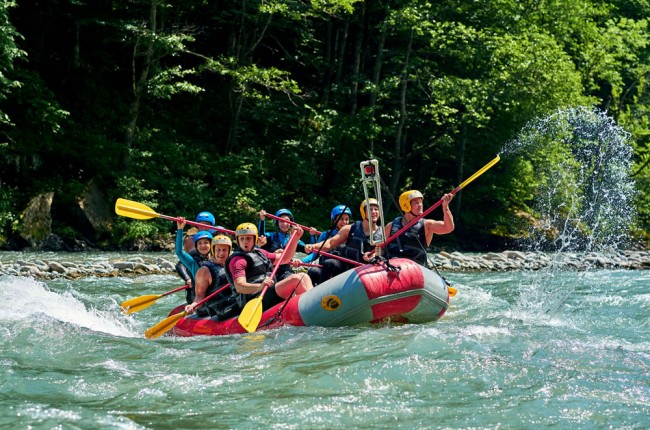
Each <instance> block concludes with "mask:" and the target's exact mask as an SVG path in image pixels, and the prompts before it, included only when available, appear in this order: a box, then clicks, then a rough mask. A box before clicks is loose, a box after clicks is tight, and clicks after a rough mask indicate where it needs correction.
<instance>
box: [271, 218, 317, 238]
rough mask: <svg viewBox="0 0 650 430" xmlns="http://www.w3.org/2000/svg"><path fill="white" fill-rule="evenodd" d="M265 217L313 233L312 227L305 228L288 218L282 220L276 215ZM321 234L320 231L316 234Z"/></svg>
mask: <svg viewBox="0 0 650 430" xmlns="http://www.w3.org/2000/svg"><path fill="white" fill-rule="evenodd" d="M264 216H265V217H269V218H271V219H274V220H276V221H283V222H286V223H287V224H289V225H295V226H296V227H300V228H301V229H303V230H304V231H311V228H310V227H306V226H304V225H300V224H298V223H297V222H293V221H291V220H288V219H286V218H280V217H279V216H275V215H271V214H266V215H264ZM320 233H321V232H320V231H318V230H317V231H316V234H320Z"/></svg>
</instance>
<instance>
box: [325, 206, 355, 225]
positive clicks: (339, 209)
mask: <svg viewBox="0 0 650 430" xmlns="http://www.w3.org/2000/svg"><path fill="white" fill-rule="evenodd" d="M341 214H348V215H349V216H350V218H352V211H351V210H350V208H349V207H348V206H347V205H338V206H334V209H332V213H331V214H330V218H331V219H332V222H334V220H335V219H336V217H338V216H339V215H341Z"/></svg>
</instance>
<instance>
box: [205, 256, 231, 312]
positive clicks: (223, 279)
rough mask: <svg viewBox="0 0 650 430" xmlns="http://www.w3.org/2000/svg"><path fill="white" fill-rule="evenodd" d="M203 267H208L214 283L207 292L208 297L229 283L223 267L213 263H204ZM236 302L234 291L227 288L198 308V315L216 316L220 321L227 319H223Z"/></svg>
mask: <svg viewBox="0 0 650 430" xmlns="http://www.w3.org/2000/svg"><path fill="white" fill-rule="evenodd" d="M201 266H202V267H207V268H208V270H210V276H211V277H212V282H211V283H210V285H209V286H208V288H207V290H206V292H205V296H206V297H207V296H209V295H210V294H212V293H214V292H215V291H217V290H218V289H219V288H221V287H223V286H224V285H226V284H227V283H228V282H229V281H228V276H227V275H226V269H225V268H224V267H223V266H221V265H219V264H217V263H215V262H213V261H204V262H203V263H201ZM234 301H235V300H234V297H233V294H232V289H230V288H226V289H225V290H224V291H222V292H220V293H219V294H217V295H216V296H215V297H213V298H211V299H210V300H208V302H207V303H205V304H204V305H203V306H201V307H200V308H198V309H197V311H196V314H197V316H199V317H202V316H206V315H210V316H211V317H215V316H216V317H219V319H226V318H223V317H224V316H225V314H226V313H230V312H228V308H229V307H230V305H231V304H233V302H234Z"/></svg>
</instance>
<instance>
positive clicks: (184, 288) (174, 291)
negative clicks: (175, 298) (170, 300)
mask: <svg viewBox="0 0 650 430" xmlns="http://www.w3.org/2000/svg"><path fill="white" fill-rule="evenodd" d="M188 288H190V286H189V285H187V284H185V285H183V286H182V287H178V288H175V289H173V290H171V291H167V292H166V293H162V294H161V295H160V297H165V296H168V295H170V294H173V293H176V292H178V291H182V290H187V289H188Z"/></svg>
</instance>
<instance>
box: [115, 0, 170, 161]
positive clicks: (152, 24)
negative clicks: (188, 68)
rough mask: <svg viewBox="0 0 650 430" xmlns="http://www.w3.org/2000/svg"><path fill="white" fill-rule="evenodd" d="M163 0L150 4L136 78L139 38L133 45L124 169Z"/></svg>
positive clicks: (151, 57) (152, 59) (132, 138)
mask: <svg viewBox="0 0 650 430" xmlns="http://www.w3.org/2000/svg"><path fill="white" fill-rule="evenodd" d="M160 2H161V0H151V2H150V4H149V31H150V33H151V34H150V36H149V37H147V38H146V41H145V50H144V60H143V62H142V70H140V76H139V77H138V78H137V79H136V75H137V63H136V59H137V58H138V51H139V50H138V47H139V39H138V41H136V43H135V46H134V47H133V57H132V71H133V100H132V102H131V106H130V108H129V124H128V126H127V129H126V139H125V148H124V151H123V153H122V160H121V166H122V169H123V170H126V169H127V168H128V166H129V162H130V152H131V148H132V147H133V141H134V139H135V131H136V128H137V124H138V116H139V114H140V102H141V100H142V95H143V93H144V89H145V87H146V83H147V80H148V79H149V71H150V70H151V66H152V65H153V61H154V49H153V36H154V35H155V34H156V33H157V31H158V29H157V16H158V5H159V4H160Z"/></svg>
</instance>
